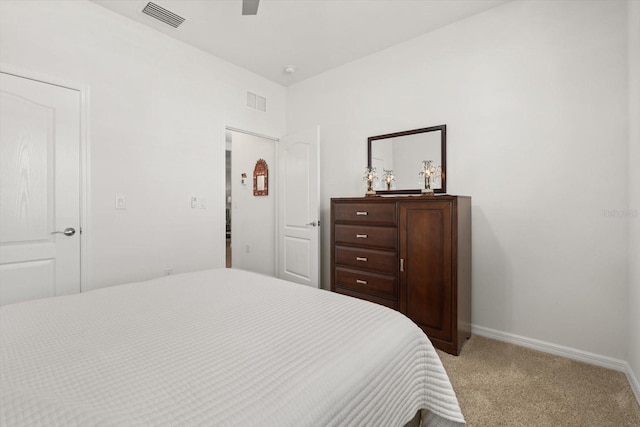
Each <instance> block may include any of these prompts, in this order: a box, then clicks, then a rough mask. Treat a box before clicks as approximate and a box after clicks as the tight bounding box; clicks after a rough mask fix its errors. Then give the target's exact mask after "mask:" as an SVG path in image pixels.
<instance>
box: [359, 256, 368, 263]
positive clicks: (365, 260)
mask: <svg viewBox="0 0 640 427" xmlns="http://www.w3.org/2000/svg"><path fill="white" fill-rule="evenodd" d="M356 261H363V262H367V261H368V259H367V258H365V257H362V256H357V257H356Z"/></svg>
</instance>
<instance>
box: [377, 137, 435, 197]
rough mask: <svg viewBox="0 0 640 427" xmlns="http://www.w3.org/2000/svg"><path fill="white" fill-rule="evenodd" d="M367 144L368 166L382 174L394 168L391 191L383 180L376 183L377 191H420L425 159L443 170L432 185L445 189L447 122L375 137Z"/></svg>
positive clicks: (399, 192)
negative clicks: (420, 174) (421, 173)
mask: <svg viewBox="0 0 640 427" xmlns="http://www.w3.org/2000/svg"><path fill="white" fill-rule="evenodd" d="M368 145H369V153H368V157H369V159H368V160H369V162H368V166H369V167H374V168H376V171H377V173H378V175H379V176H382V175H383V173H384V171H389V170H392V171H393V177H394V180H393V181H392V182H391V189H390V191H388V190H389V189H388V188H387V183H386V182H385V180H383V179H380V180H378V181H377V182H376V183H375V187H374V189H375V190H376V193H389V194H393V193H397V194H411V193H420V189H421V187H422V185H423V183H422V181H423V178H421V177H420V176H419V173H420V171H421V170H422V162H423V161H424V160H432V161H433V164H434V166H435V167H440V168H441V169H442V176H441V177H438V178H436V179H435V180H434V182H433V184H432V187H433V189H434V192H436V193H445V192H446V179H445V178H446V174H445V171H446V125H441V126H432V127H429V128H422V129H415V130H411V131H405V132H397V133H392V134H386V135H379V136H372V137H370V138H369V139H368Z"/></svg>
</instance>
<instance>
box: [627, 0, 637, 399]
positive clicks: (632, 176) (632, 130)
mask: <svg viewBox="0 0 640 427" xmlns="http://www.w3.org/2000/svg"><path fill="white" fill-rule="evenodd" d="M628 5H629V13H628V16H629V45H628V49H629V157H628V158H629V205H628V207H629V214H630V215H629V219H628V220H629V339H628V342H629V352H628V357H627V361H628V362H629V365H630V366H631V370H632V371H633V374H634V376H635V378H634V380H633V385H634V391H635V393H636V397H637V398H638V400H640V382H639V381H640V261H639V260H640V166H638V165H640V1H637V0H631V1H629V2H628Z"/></svg>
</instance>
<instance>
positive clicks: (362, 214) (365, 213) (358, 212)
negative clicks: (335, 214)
mask: <svg viewBox="0 0 640 427" xmlns="http://www.w3.org/2000/svg"><path fill="white" fill-rule="evenodd" d="M356 215H358V216H367V215H369V212H365V211H357V212H356Z"/></svg>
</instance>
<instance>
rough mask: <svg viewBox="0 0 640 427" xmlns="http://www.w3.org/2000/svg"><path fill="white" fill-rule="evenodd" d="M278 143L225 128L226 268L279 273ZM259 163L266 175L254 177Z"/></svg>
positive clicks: (259, 168) (272, 274)
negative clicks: (277, 239)
mask: <svg viewBox="0 0 640 427" xmlns="http://www.w3.org/2000/svg"><path fill="white" fill-rule="evenodd" d="M276 144H277V140H276V139H274V138H269V137H265V136H262V135H256V134H253V133H250V132H246V131H242V130H238V129H232V128H227V129H226V132H225V147H226V148H225V164H226V173H225V176H226V183H225V184H226V185H225V187H226V203H225V218H226V224H225V228H226V236H225V238H226V266H227V268H231V267H233V268H239V269H242V270H249V271H254V272H256V273H262V274H266V275H269V276H275V275H276V254H277V251H276V186H275V183H276V179H275V176H276V167H275V163H276ZM257 165H260V166H259V167H258V170H264V168H265V166H266V170H264V172H263V173H266V175H265V176H264V177H263V178H260V177H258V179H254V170H256V166H257ZM254 183H255V184H256V185H257V190H256V191H254V190H255V189H254ZM260 188H262V190H260ZM265 190H267V191H265Z"/></svg>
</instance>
